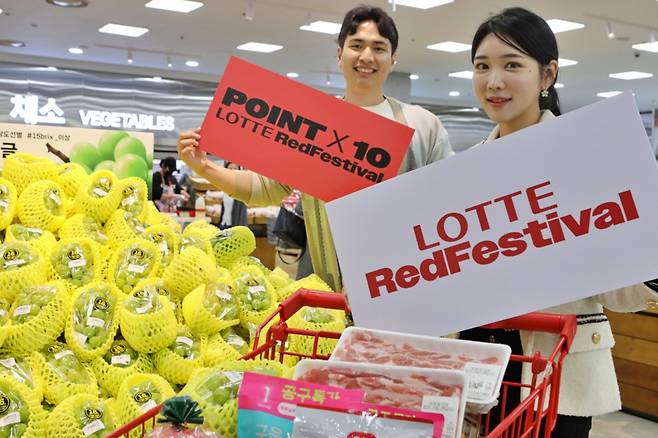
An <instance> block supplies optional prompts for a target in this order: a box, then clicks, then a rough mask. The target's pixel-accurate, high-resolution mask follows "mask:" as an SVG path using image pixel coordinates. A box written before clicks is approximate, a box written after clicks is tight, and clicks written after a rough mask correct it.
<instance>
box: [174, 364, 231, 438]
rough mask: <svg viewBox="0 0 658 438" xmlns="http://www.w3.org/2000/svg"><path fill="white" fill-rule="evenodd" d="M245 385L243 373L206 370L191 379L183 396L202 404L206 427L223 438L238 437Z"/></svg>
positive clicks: (215, 369) (200, 371) (184, 389)
mask: <svg viewBox="0 0 658 438" xmlns="http://www.w3.org/2000/svg"><path fill="white" fill-rule="evenodd" d="M241 382H242V374H241V373H235V372H226V371H222V370H219V369H217V368H202V369H200V370H198V371H197V372H195V373H194V374H193V375H192V377H190V381H189V383H188V384H187V385H185V387H184V388H183V389H182V390H181V392H180V395H189V396H190V397H192V399H193V400H195V401H196V402H198V403H199V407H200V408H201V411H202V415H203V425H204V426H205V427H207V428H208V429H210V430H211V431H213V432H217V433H219V434H221V435H222V436H225V437H233V438H235V436H236V429H237V422H238V402H237V397H238V390H239V388H240V383H241Z"/></svg>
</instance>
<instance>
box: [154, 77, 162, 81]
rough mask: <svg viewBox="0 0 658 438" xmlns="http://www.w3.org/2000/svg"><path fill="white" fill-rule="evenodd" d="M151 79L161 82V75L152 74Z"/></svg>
mask: <svg viewBox="0 0 658 438" xmlns="http://www.w3.org/2000/svg"><path fill="white" fill-rule="evenodd" d="M152 80H153V81H155V82H162V76H153V79H152Z"/></svg>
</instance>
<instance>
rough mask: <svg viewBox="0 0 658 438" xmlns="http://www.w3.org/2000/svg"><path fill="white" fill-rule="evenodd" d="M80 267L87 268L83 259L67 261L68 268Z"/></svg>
mask: <svg viewBox="0 0 658 438" xmlns="http://www.w3.org/2000/svg"><path fill="white" fill-rule="evenodd" d="M82 266H87V261H86V260H85V259H83V258H79V259H78V260H69V268H80V267H82Z"/></svg>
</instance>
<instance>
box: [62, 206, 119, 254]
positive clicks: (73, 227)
mask: <svg viewBox="0 0 658 438" xmlns="http://www.w3.org/2000/svg"><path fill="white" fill-rule="evenodd" d="M59 237H60V239H76V238H79V237H88V238H89V239H91V240H93V241H94V242H96V243H97V244H99V245H101V246H106V245H107V244H108V241H109V239H108V237H107V235H106V234H105V232H104V230H103V226H102V225H101V224H100V223H98V222H96V221H95V220H94V219H93V218H91V217H89V216H86V215H84V214H81V213H78V214H75V215H73V216H71V217H70V218H68V219H66V221H64V225H62V227H61V228H60V229H59Z"/></svg>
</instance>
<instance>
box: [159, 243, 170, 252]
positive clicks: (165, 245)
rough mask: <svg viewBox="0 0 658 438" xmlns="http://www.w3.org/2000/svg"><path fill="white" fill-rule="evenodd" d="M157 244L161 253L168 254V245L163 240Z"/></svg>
mask: <svg viewBox="0 0 658 438" xmlns="http://www.w3.org/2000/svg"><path fill="white" fill-rule="evenodd" d="M158 246H160V251H162V254H164V255H169V245H167V242H166V241H165V240H163V241H162V242H160V243H159V244H158Z"/></svg>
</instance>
